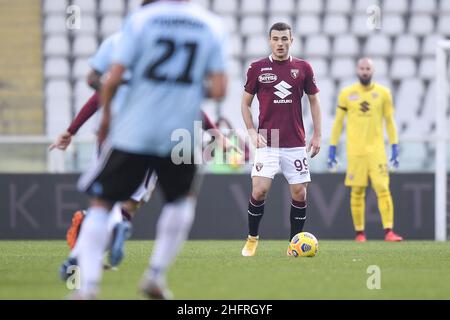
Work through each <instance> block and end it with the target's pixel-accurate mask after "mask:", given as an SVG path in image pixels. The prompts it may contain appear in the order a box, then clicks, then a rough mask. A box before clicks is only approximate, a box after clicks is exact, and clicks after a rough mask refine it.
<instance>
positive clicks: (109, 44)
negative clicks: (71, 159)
mask: <svg viewBox="0 0 450 320" xmlns="http://www.w3.org/2000/svg"><path fill="white" fill-rule="evenodd" d="M121 36H122V33H121V32H117V33H115V34H113V35H111V36H109V37H108V38H106V39H105V40H104V41H103V42H102V44H101V45H100V47H99V49H98V50H97V52H96V53H95V54H94V55H93V56H92V57H91V58H90V59H89V64H90V66H91V70H90V72H89V74H88V84H89V85H90V86H91V87H92V88H93V89H95V90H96V91H98V90H100V88H101V78H102V76H103V75H105V74H106V73H107V71H108V69H109V67H110V66H111V62H112V53H113V52H114V48H115V47H116V46H117V45H118V43H119V40H120V37H121ZM130 77H131V74H130V72H129V71H128V72H125V73H124V75H123V81H122V84H121V85H120V87H119V88H118V90H117V93H116V95H115V97H114V99H113V101H112V112H113V114H116V113H117V112H118V108H119V107H120V106H121V105H123V103H122V102H123V100H124V98H125V97H126V94H127V92H128V85H127V81H128V80H129V79H130ZM96 95H97V92H96V93H95V94H94V96H93V97H92V98H91V99H90V101H88V103H87V104H85V106H83V108H82V109H81V110H80V112H79V114H78V115H77V117H75V119H74V120H73V121H72V123H71V125H70V126H69V128H68V129H67V130H66V131H65V132H63V133H62V134H60V135H59V136H58V138H57V140H56V141H55V143H53V144H52V145H51V146H50V148H51V149H53V148H58V149H60V150H65V149H66V148H67V147H68V146H69V144H70V142H71V137H72V136H73V135H74V134H75V133H76V132H77V131H78V129H79V128H80V127H81V126H83V124H84V123H85V122H86V121H87V120H88V119H89V118H90V117H92V116H93V115H94V114H96V115H97V118H98V119H100V118H101V114H102V108H101V106H100V103H99V101H98V100H99V99H98V98H96V97H95V96H96ZM99 150H100V146H97V147H96V148H95V150H94V154H93V157H92V163H95V162H96V161H97V159H98V156H99ZM156 181H157V177H156V174H154V173H153V169H151V168H149V169H148V171H147V172H146V174H145V176H144V177H142V183H141V185H140V186H139V187H138V188H137V190H136V191H135V192H134V193H133V195H132V196H131V197H130V199H128V200H127V201H124V202H122V203H117V204H116V205H115V206H114V209H113V213H112V214H111V215H110V218H109V223H108V232H109V234H110V236H109V237H108V238H110V239H111V240H110V241H109V244H108V246H107V248H108V249H109V253H110V254H109V262H110V264H111V266H117V265H118V264H119V263H120V262H121V261H122V259H123V256H124V244H125V240H126V239H127V238H129V237H130V235H131V228H132V226H131V220H132V218H133V216H134V214H135V212H136V211H137V209H138V208H139V206H140V205H141V204H142V203H144V202H147V201H148V200H149V199H150V196H151V194H152V192H153V190H154V188H155V184H156ZM84 217H85V211H84V210H78V211H76V212H75V213H74V216H73V217H72V220H71V221H72V224H71V226H70V228H69V230H68V232H67V237H66V238H67V243H68V244H69V246H70V248H71V249H73V250H72V251H71V253H70V255H69V258H68V259H67V260H66V261H65V262H64V263H63V264H62V266H61V268H60V275H61V277H62V279H63V280H66V279H67V278H68V277H69V276H70V274H68V270H69V267H70V266H72V265H77V264H78V262H77V252H78V248H79V246H77V245H76V240H77V237H78V234H79V232H80V229H81V225H82V222H83V220H84Z"/></svg>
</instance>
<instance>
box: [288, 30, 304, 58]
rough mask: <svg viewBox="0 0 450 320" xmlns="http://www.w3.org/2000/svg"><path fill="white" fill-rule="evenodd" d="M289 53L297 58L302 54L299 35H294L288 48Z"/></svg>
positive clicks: (301, 43)
mask: <svg viewBox="0 0 450 320" xmlns="http://www.w3.org/2000/svg"><path fill="white" fill-rule="evenodd" d="M289 53H290V54H291V55H292V56H294V57H297V58H300V57H302V56H303V42H302V39H301V37H296V36H295V35H294V40H293V43H292V46H291V48H290V50H289Z"/></svg>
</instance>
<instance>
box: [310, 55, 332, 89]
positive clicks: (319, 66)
mask: <svg viewBox="0 0 450 320" xmlns="http://www.w3.org/2000/svg"><path fill="white" fill-rule="evenodd" d="M306 60H307V61H308V62H309V63H310V64H311V67H312V68H313V71H314V75H315V76H316V78H317V79H319V78H325V77H327V76H328V72H329V71H328V63H327V60H326V59H323V58H311V59H309V58H306ZM321 91H322V89H321Z"/></svg>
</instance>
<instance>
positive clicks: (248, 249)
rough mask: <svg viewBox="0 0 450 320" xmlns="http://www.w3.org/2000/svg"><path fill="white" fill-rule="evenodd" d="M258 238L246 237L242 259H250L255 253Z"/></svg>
mask: <svg viewBox="0 0 450 320" xmlns="http://www.w3.org/2000/svg"><path fill="white" fill-rule="evenodd" d="M258 240H259V236H256V237H253V236H250V235H249V236H248V238H247V242H246V243H245V246H244V248H243V249H242V255H243V256H244V257H252V256H254V255H255V253H256V248H257V247H258Z"/></svg>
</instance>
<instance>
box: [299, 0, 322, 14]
mask: <svg viewBox="0 0 450 320" xmlns="http://www.w3.org/2000/svg"><path fill="white" fill-rule="evenodd" d="M323 8H324V5H323V0H315V1H311V0H299V1H298V9H297V12H303V13H322V11H323Z"/></svg>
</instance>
